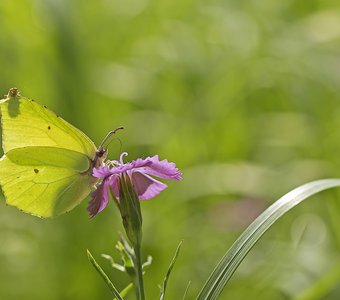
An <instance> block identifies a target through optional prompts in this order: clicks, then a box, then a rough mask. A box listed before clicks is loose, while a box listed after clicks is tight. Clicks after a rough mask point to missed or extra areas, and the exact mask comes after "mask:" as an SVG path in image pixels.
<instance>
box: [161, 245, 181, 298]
mask: <svg viewBox="0 0 340 300" xmlns="http://www.w3.org/2000/svg"><path fill="white" fill-rule="evenodd" d="M181 246H182V241H181V242H180V243H179V244H178V246H177V249H176V252H175V255H174V257H173V258H172V261H171V263H170V266H169V268H168V271H167V272H166V275H165V278H164V281H163V286H162V287H161V295H160V297H159V299H160V300H164V298H165V291H166V287H167V285H168V280H169V277H170V274H171V271H172V269H173V267H174V265H175V263H176V260H177V258H178V254H179V251H180V250H181Z"/></svg>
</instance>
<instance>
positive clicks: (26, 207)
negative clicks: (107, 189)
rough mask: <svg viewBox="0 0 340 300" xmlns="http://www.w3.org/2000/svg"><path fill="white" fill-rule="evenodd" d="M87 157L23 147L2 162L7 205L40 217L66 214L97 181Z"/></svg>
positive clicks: (1, 180) (0, 171)
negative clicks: (90, 171)
mask: <svg viewBox="0 0 340 300" xmlns="http://www.w3.org/2000/svg"><path fill="white" fill-rule="evenodd" d="M90 164H91V162H90V161H89V159H88V158H87V156H85V155H84V154H81V153H79V152H75V151H72V150H68V149H60V148H53V147H23V148H18V149H13V150H10V151H9V152H7V154H6V155H4V156H3V157H2V158H1V160H0V184H1V186H2V190H3V193H4V195H5V197H6V203H7V204H9V205H13V206H16V207H17V208H19V209H20V210H22V211H24V212H27V213H30V214H32V215H36V216H40V217H44V218H47V217H55V216H58V215H60V214H63V213H65V212H67V211H69V210H71V209H72V208H74V207H75V206H76V205H78V204H79V203H80V202H81V200H83V199H84V198H85V197H86V196H87V195H88V194H89V193H90V192H91V190H92V187H93V185H94V184H95V182H96V179H95V178H93V177H92V176H91V173H89V169H90Z"/></svg>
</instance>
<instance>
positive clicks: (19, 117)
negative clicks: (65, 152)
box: [0, 97, 96, 159]
mask: <svg viewBox="0 0 340 300" xmlns="http://www.w3.org/2000/svg"><path fill="white" fill-rule="evenodd" d="M0 112H1V126H2V146H3V150H4V152H5V153H6V152H8V151H9V150H11V149H15V148H21V147H28V146H50V147H57V148H62V149H69V150H73V151H76V152H79V153H82V154H85V155H86V156H88V157H89V158H91V159H94V157H95V153H96V146H95V145H94V143H93V142H92V141H91V139H90V138H89V137H87V136H86V135H85V134H84V133H83V132H82V131H80V130H79V129H77V128H75V127H74V126H72V125H71V124H69V123H68V122H66V121H65V120H63V119H62V118H60V117H59V116H58V115H56V114H55V113H54V112H52V111H50V110H48V109H47V108H46V107H44V106H41V105H39V104H38V103H36V102H35V101H33V100H30V99H27V98H23V97H8V98H7V99H4V100H1V102H0Z"/></svg>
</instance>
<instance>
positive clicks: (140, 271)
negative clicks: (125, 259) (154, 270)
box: [134, 244, 145, 300]
mask: <svg viewBox="0 0 340 300" xmlns="http://www.w3.org/2000/svg"><path fill="white" fill-rule="evenodd" d="M134 251H135V255H136V265H135V268H136V273H137V281H138V287H137V286H136V289H137V291H136V293H137V294H138V296H137V299H140V300H145V292H144V281H143V267H142V257H141V246H140V244H137V245H136V246H135V247H134Z"/></svg>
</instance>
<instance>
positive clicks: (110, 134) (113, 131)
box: [99, 126, 124, 148]
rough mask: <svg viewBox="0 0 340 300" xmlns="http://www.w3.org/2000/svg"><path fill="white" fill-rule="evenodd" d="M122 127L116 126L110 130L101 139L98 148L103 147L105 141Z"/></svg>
mask: <svg viewBox="0 0 340 300" xmlns="http://www.w3.org/2000/svg"><path fill="white" fill-rule="evenodd" d="M121 129H124V127H122V126H121V127H117V128H116V129H115V130H111V131H110V132H109V133H108V134H107V135H106V137H105V138H104V139H103V141H102V143H101V144H100V146H99V148H103V147H104V144H105V143H106V141H107V140H108V139H109V138H110V137H111V136H112V135H114V134H115V133H116V132H117V131H118V130H121Z"/></svg>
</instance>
